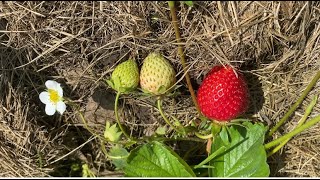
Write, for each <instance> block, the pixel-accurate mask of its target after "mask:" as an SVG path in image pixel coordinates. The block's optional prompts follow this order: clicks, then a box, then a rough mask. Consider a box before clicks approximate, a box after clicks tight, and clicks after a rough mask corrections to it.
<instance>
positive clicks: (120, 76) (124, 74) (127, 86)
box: [107, 59, 139, 92]
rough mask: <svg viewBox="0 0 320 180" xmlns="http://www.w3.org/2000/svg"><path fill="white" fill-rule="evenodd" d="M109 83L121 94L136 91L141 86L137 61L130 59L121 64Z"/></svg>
mask: <svg viewBox="0 0 320 180" xmlns="http://www.w3.org/2000/svg"><path fill="white" fill-rule="evenodd" d="M107 83H108V84H109V85H110V86H111V87H112V88H113V89H115V90H116V91H119V92H129V91H132V90H134V89H136V88H137V87H138V85H139V69H138V65H137V63H136V62H135V60H133V59H129V60H127V61H125V62H123V63H121V64H119V65H118V66H117V67H116V68H115V69H114V71H113V72H112V74H111V79H110V80H107Z"/></svg>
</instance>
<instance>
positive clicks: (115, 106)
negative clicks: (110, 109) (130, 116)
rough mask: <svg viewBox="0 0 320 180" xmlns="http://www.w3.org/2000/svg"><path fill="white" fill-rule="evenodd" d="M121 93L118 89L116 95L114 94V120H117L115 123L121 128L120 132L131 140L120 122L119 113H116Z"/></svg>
mask: <svg viewBox="0 0 320 180" xmlns="http://www.w3.org/2000/svg"><path fill="white" fill-rule="evenodd" d="M120 95H121V92H120V91H118V92H117V95H116V100H115V103H114V113H115V115H116V120H117V123H118V126H119V128H120V130H121V132H122V133H123V134H124V135H125V136H126V137H127V138H128V139H130V140H133V139H132V138H131V137H130V136H129V135H128V134H127V132H126V131H125V130H124V129H123V127H122V125H121V123H120V119H119V115H118V101H119V97H120Z"/></svg>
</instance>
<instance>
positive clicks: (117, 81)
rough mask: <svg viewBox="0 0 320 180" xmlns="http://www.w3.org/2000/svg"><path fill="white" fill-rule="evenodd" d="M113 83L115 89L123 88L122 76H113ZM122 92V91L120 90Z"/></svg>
mask: <svg viewBox="0 0 320 180" xmlns="http://www.w3.org/2000/svg"><path fill="white" fill-rule="evenodd" d="M112 80H113V84H114V89H115V90H116V91H120V88H121V81H120V78H119V77H118V76H116V77H113V79H112ZM120 92H121V91H120Z"/></svg>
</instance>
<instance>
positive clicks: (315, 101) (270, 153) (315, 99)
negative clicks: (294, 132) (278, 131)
mask: <svg viewBox="0 0 320 180" xmlns="http://www.w3.org/2000/svg"><path fill="white" fill-rule="evenodd" d="M317 99H318V96H317V95H316V96H315V97H314V98H313V100H312V101H311V103H310V104H309V106H308V107H307V109H306V111H305V113H304V115H303V117H302V118H301V119H300V122H299V123H298V125H297V127H296V128H298V127H300V126H302V124H303V123H304V122H305V121H306V120H307V118H308V116H309V115H310V113H311V112H312V109H313V107H314V106H315V105H316V103H317ZM290 139H291V138H288V139H287V140H285V141H283V142H282V143H281V144H279V145H278V146H277V147H275V148H274V149H272V151H270V152H269V153H268V157H269V156H271V155H273V154H274V153H276V152H277V151H279V150H280V149H281V148H282V147H283V146H284V145H285V144H287V142H288V141H289V140H290Z"/></svg>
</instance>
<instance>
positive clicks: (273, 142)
mask: <svg viewBox="0 0 320 180" xmlns="http://www.w3.org/2000/svg"><path fill="white" fill-rule="evenodd" d="M319 121H320V115H318V116H316V117H315V118H313V119H311V120H310V121H308V122H306V123H305V124H304V125H302V126H300V127H297V128H295V129H294V130H293V131H291V132H289V133H288V134H286V135H284V136H281V137H279V138H278V139H275V140H273V141H271V142H269V143H267V144H265V145H264V147H265V149H270V148H271V147H273V146H276V145H278V144H279V143H281V142H283V141H285V140H287V139H290V138H292V137H293V136H295V135H297V134H299V133H300V132H302V131H304V130H305V129H308V128H310V127H311V126H313V125H315V124H316V123H318V122H319Z"/></svg>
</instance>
